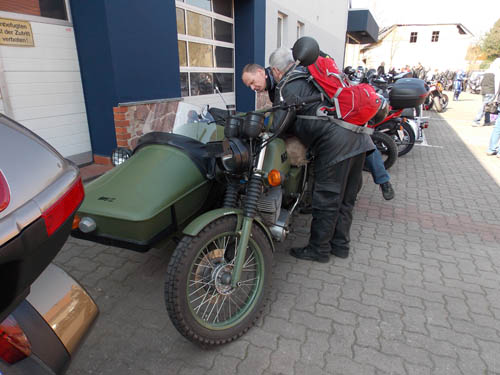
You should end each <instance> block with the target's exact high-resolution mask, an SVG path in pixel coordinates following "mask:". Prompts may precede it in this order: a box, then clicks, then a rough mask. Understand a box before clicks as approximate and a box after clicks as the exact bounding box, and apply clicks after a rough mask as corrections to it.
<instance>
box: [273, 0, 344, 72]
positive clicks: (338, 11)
mask: <svg viewBox="0 0 500 375" xmlns="http://www.w3.org/2000/svg"><path fill="white" fill-rule="evenodd" d="M266 4H267V6H266V61H265V64H266V65H267V64H268V63H269V56H270V55H271V53H272V52H273V51H274V50H275V49H276V48H277V25H278V12H280V13H283V14H285V15H287V18H286V23H285V26H284V29H285V30H286V31H285V33H284V34H285V35H284V42H285V43H284V46H285V47H290V48H291V47H292V46H293V43H294V42H295V40H296V35H297V21H300V22H302V23H303V24H304V35H306V36H311V37H314V38H315V39H316V40H317V41H318V43H319V45H320V48H321V50H322V51H324V52H327V53H329V54H330V55H331V56H332V57H333V58H334V59H335V61H336V62H337V64H338V65H339V68H340V67H342V65H343V61H344V47H345V36H346V30H347V14H348V11H349V0H335V1H332V0H310V1H303V0H268V1H267V2H266Z"/></svg>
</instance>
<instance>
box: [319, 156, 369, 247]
mask: <svg viewBox="0 0 500 375" xmlns="http://www.w3.org/2000/svg"><path fill="white" fill-rule="evenodd" d="M364 162H365V153H362V154H360V155H357V156H354V157H352V158H349V159H346V160H344V161H341V162H340V163H337V164H335V165H333V166H331V167H328V168H323V169H320V170H315V171H314V174H315V176H314V177H315V181H314V188H313V196H312V217H313V219H312V223H311V237H310V239H309V246H310V247H312V248H313V249H315V250H316V251H319V252H320V253H323V254H329V253H330V250H331V248H332V247H333V248H336V249H349V242H350V234H349V232H350V230H351V224H352V210H353V209H354V204H355V202H356V197H357V195H358V192H359V191H360V190H361V186H362V183H363V180H362V175H361V174H362V171H363V164H364Z"/></svg>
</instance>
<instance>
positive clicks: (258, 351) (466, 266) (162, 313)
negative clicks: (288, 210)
mask: <svg viewBox="0 0 500 375" xmlns="http://www.w3.org/2000/svg"><path fill="white" fill-rule="evenodd" d="M448 94H449V96H450V98H451V97H452V94H451V93H448ZM480 100H481V97H480V95H472V94H468V93H464V94H462V96H461V100H460V101H459V102H454V101H450V104H449V109H448V110H447V111H446V112H445V113H443V114H437V113H435V112H429V113H428V115H429V116H431V120H430V126H429V129H426V139H427V143H428V145H418V146H415V147H414V149H413V150H412V151H411V152H410V153H409V154H408V155H406V156H404V157H401V158H400V159H399V160H398V161H397V163H396V165H395V166H394V167H393V168H391V169H390V171H389V172H390V174H391V177H392V183H393V185H394V188H395V190H396V198H395V199H394V200H392V201H384V200H383V198H382V195H381V193H380V190H379V188H378V186H377V185H375V184H374V183H373V182H372V180H371V177H370V176H369V175H368V174H366V173H365V174H364V186H363V189H362V191H361V193H360V194H359V200H358V203H357V205H356V208H355V212H354V224H353V228H352V232H351V235H352V251H351V255H350V256H349V258H348V259H346V260H342V259H338V258H335V259H333V258H332V260H331V262H330V263H327V264H319V263H313V262H308V261H298V260H296V259H295V258H292V257H290V256H289V255H288V254H287V249H288V248H289V247H291V245H292V244H293V245H294V246H295V245H297V244H299V245H300V244H305V243H306V242H307V236H308V233H307V230H306V228H308V225H309V222H310V217H309V216H306V215H297V216H295V218H294V230H293V232H292V233H291V234H290V235H289V237H288V239H287V240H286V242H284V243H282V244H279V246H278V247H277V251H276V254H275V266H274V274H273V278H274V280H273V288H272V291H271V293H270V301H269V303H268V306H267V308H266V311H265V313H264V314H263V318H262V319H260V321H259V322H258V324H257V326H256V327H254V328H253V329H251V330H250V331H249V332H248V333H247V334H246V335H244V336H243V337H242V338H241V339H239V340H237V341H236V342H234V343H231V344H229V345H226V346H222V347H219V348H217V349H210V350H207V349H200V348H199V347H197V346H194V345H193V344H191V343H190V342H188V341H187V340H185V339H184V338H183V337H182V336H180V334H179V333H178V332H177V331H176V330H175V328H174V327H173V325H172V323H171V322H170V320H169V318H168V315H167V313H166V310H165V305H164V297H163V283H164V277H165V270H166V266H167V264H168V260H169V256H170V254H171V251H172V250H171V249H168V246H167V248H164V249H154V250H151V251H149V252H148V253H145V254H142V253H135V252H131V251H128V250H122V249H118V248H113V247H106V246H104V245H98V244H94V243H90V242H86V241H82V240H77V239H73V238H70V239H68V241H67V243H66V245H65V246H64V248H63V250H62V251H61V252H60V253H59V255H58V256H57V258H56V260H55V263H57V264H58V265H60V266H61V267H62V268H64V269H65V270H66V271H68V272H69V273H70V274H71V275H72V276H74V277H75V278H76V279H77V280H79V281H80V282H81V283H82V284H83V285H84V286H85V287H86V288H87V290H88V291H89V293H90V294H91V295H92V296H93V297H94V298H95V300H96V302H97V304H98V305H99V308H100V316H99V318H98V321H97V323H96V325H95V326H94V329H93V330H92V332H91V333H90V335H89V337H88V339H87V340H86V341H85V343H84V345H83V346H82V348H81V349H80V351H79V353H78V355H77V356H76V358H75V359H74V360H73V361H72V363H71V366H70V368H69V370H68V374H70V375H79V374H134V375H143V374H148V375H156V374H252V375H254V374H356V375H361V374H467V375H471V374H500V358H499V353H500V289H499V286H500V159H499V158H496V157H488V156H486V155H485V150H486V146H487V144H488V140H489V135H490V133H491V130H492V127H480V128H473V127H471V123H472V119H473V117H474V115H475V113H476V111H477V108H478V106H479V105H480Z"/></svg>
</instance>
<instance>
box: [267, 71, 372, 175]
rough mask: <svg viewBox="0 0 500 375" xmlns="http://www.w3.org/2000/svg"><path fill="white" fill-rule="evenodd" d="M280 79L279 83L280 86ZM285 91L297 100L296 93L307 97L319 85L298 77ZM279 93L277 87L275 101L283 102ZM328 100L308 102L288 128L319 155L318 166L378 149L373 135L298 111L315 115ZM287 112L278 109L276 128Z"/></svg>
mask: <svg viewBox="0 0 500 375" xmlns="http://www.w3.org/2000/svg"><path fill="white" fill-rule="evenodd" d="M280 83H281V82H280ZM280 83H278V86H279V84H280ZM281 92H282V94H283V98H284V99H285V101H290V100H293V98H294V97H307V96H312V95H317V94H318V90H317V89H316V87H314V85H313V84H312V83H311V82H308V81H307V80H306V79H305V78H298V79H295V80H292V81H290V82H288V83H287V84H286V85H285V86H284V87H283V88H282V89H281ZM279 95H280V90H279V89H276V93H275V98H274V100H273V103H275V104H277V103H279V101H280V98H279ZM325 104H326V102H325V103H314V104H308V105H306V106H304V107H303V108H301V109H299V110H298V111H297V112H296V113H293V114H292V115H291V118H290V121H288V123H287V125H286V129H285V131H286V132H289V133H292V134H293V135H295V136H296V137H298V138H299V139H300V140H301V142H302V143H303V144H304V145H305V146H306V147H307V148H309V150H310V151H311V152H312V153H313V155H314V156H315V168H317V169H321V168H326V167H330V166H332V165H334V164H336V163H339V162H341V161H343V160H345V159H348V158H351V157H353V156H356V155H359V154H361V153H363V152H367V151H371V150H374V149H375V146H374V144H373V142H372V140H371V138H370V136H369V135H367V134H357V133H354V132H352V131H350V130H347V129H344V128H341V127H340V126H337V125H335V124H334V123H332V122H330V121H323V120H309V119H301V118H297V117H296V116H297V115H307V116H315V115H316V109H317V108H318V107H320V106H321V105H325ZM286 114H287V112H286V111H285V110H278V111H276V112H275V113H274V118H273V130H276V129H277V128H278V127H279V125H280V124H281V123H282V122H283V120H284V118H285V116H286Z"/></svg>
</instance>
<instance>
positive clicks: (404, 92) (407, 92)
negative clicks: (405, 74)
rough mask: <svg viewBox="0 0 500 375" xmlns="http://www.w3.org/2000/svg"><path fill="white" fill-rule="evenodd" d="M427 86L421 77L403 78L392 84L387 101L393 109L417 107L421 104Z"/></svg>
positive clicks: (427, 89)
mask: <svg viewBox="0 0 500 375" xmlns="http://www.w3.org/2000/svg"><path fill="white" fill-rule="evenodd" d="M428 93H429V87H428V86H427V84H426V83H425V82H424V81H422V80H421V79H417V78H403V79H400V80H398V81H396V83H395V84H394V86H393V87H392V89H391V92H390V93H389V102H390V104H391V107H392V108H394V109H402V108H412V107H418V106H419V105H420V104H423V103H424V101H425V98H426V97H427V94H428Z"/></svg>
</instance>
